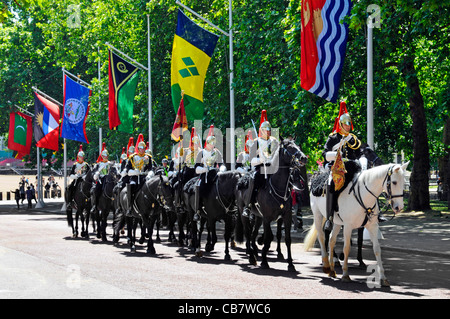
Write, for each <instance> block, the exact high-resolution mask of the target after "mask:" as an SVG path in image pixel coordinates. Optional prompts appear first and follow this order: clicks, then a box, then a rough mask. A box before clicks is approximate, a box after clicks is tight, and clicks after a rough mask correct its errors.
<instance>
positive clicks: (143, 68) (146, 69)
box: [105, 42, 148, 71]
mask: <svg viewBox="0 0 450 319" xmlns="http://www.w3.org/2000/svg"><path fill="white" fill-rule="evenodd" d="M105 44H106V45H107V46H109V47H110V48H111V49H113V50H114V51H116V52H117V53H120V54H122V55H123V56H124V57H126V58H127V59H128V60H130V61H132V62H133V63H134V64H136V65H137V66H138V67H139V68H141V69H142V70H145V71H148V68H146V67H145V66H143V65H142V64H140V63H139V62H137V61H136V60H135V59H132V58H130V57H129V56H128V55H127V54H125V53H123V52H122V51H120V50H119V49H116V48H115V47H113V46H112V45H111V44H110V43H109V42H105Z"/></svg>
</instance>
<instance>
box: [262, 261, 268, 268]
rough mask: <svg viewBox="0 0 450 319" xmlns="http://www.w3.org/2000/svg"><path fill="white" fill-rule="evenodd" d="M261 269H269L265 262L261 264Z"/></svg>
mask: <svg viewBox="0 0 450 319" xmlns="http://www.w3.org/2000/svg"><path fill="white" fill-rule="evenodd" d="M261 269H270V267H269V264H268V263H267V262H263V263H261Z"/></svg>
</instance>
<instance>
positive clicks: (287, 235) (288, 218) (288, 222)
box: [280, 213, 295, 271]
mask: <svg viewBox="0 0 450 319" xmlns="http://www.w3.org/2000/svg"><path fill="white" fill-rule="evenodd" d="M291 226H292V215H291V214H290V213H285V216H284V241H285V243H286V249H287V253H288V259H287V262H288V271H295V266H294V263H293V260H292V251H291V243H292V240H291ZM280 228H281V226H280ZM280 232H281V230H280Z"/></svg>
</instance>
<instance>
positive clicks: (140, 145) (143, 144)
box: [138, 141, 147, 150]
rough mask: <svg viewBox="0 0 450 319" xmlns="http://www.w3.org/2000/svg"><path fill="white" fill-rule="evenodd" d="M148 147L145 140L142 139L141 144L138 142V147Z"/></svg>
mask: <svg viewBox="0 0 450 319" xmlns="http://www.w3.org/2000/svg"><path fill="white" fill-rule="evenodd" d="M146 147H147V145H146V144H145V142H144V141H142V142H139V144H138V149H139V148H142V149H144V150H145V149H146Z"/></svg>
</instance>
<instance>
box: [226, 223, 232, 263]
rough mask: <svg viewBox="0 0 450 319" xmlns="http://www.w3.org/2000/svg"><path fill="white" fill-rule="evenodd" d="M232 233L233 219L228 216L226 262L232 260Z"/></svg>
mask: <svg viewBox="0 0 450 319" xmlns="http://www.w3.org/2000/svg"><path fill="white" fill-rule="evenodd" d="M232 232H233V221H232V217H231V216H229V215H227V216H226V217H225V260H231V256H230V250H229V248H228V246H229V243H230V239H231V233H232Z"/></svg>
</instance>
